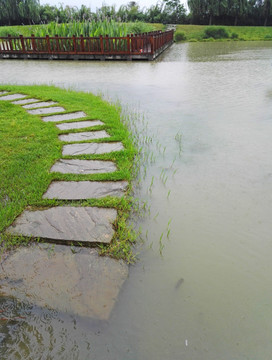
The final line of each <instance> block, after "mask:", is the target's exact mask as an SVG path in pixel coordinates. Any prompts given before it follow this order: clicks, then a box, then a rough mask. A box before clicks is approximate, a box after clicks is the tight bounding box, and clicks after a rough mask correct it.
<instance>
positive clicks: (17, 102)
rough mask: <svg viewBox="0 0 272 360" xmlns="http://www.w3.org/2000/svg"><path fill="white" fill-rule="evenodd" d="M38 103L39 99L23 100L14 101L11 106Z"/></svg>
mask: <svg viewBox="0 0 272 360" xmlns="http://www.w3.org/2000/svg"><path fill="white" fill-rule="evenodd" d="M38 101H40V100H39V99H33V98H31V99H25V100H16V101H13V102H12V104H14V105H24V104H30V103H35V102H38Z"/></svg>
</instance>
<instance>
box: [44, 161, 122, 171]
mask: <svg viewBox="0 0 272 360" xmlns="http://www.w3.org/2000/svg"><path fill="white" fill-rule="evenodd" d="M116 170H117V167H116V165H115V164H114V162H112V161H100V160H77V159H61V160H58V161H57V162H56V163H55V164H54V165H53V166H52V168H51V170H50V171H51V172H60V173H62V174H105V173H110V172H114V171H116Z"/></svg>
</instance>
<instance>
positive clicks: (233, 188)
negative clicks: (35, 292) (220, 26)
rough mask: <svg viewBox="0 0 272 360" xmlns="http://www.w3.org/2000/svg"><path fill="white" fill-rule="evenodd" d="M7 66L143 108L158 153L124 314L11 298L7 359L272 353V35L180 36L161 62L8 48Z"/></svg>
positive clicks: (11, 77) (121, 306)
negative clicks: (21, 54)
mask: <svg viewBox="0 0 272 360" xmlns="http://www.w3.org/2000/svg"><path fill="white" fill-rule="evenodd" d="M0 70H1V79H0V83H16V84H55V85H58V86H62V87H72V88H75V89H79V90H83V91H91V92H94V93H103V94H104V96H106V97H109V98H111V99H114V100H116V99H119V100H120V101H121V104H123V105H124V106H125V105H126V104H130V108H131V109H135V108H137V109H138V108H140V110H141V111H142V112H143V113H144V116H145V121H146V122H147V132H148V135H149V136H151V137H152V139H153V143H152V144H151V145H150V149H149V151H150V152H153V154H154V157H155V158H156V160H155V161H154V162H153V163H152V164H151V165H150V164H149V165H147V176H146V178H145V179H143V180H142V182H141V186H140V188H139V190H137V196H139V197H140V198H142V199H143V200H147V201H148V204H149V205H150V214H148V213H147V214H146V216H145V218H144V219H143V220H141V224H140V225H141V226H142V232H143V236H144V238H146V240H145V243H144V244H143V245H142V246H141V248H140V249H139V250H138V251H139V252H140V255H139V261H138V263H137V264H136V265H134V266H132V267H131V268H130V274H129V278H128V279H127V280H126V282H125V283H124V286H123V288H122V290H121V293H120V295H119V299H118V302H117V303H116V305H115V308H114V310H113V312H112V314H111V317H110V319H109V320H108V321H98V320H92V319H90V318H87V317H80V316H76V315H73V314H71V313H67V312H61V311H56V310H54V309H49V308H43V307H38V306H37V305H35V302H33V301H32V300H33V299H30V300H29V302H28V303H26V302H24V303H22V302H19V301H18V300H16V298H15V299H10V298H7V297H2V298H1V300H0V302H1V304H0V305H1V309H6V308H8V309H9V311H10V312H11V317H13V320H12V321H8V322H5V321H2V322H1V323H0V326H1V327H0V342H1V343H0V344H1V345H0V354H1V358H5V359H31V360H32V359H57V360H58V359H80V360H81V359H86V360H87V359H92V360H93V359H97V360H104V359H105V360H113V359H116V360H117V359H118V360H136V359H137V360H145V359H148V360H153V359H154V360H155V359H156V360H165V359H171V360H176V359H182V360H186V359H188V360H191V359H194V360H217V359H227V360H229V359H235V360H244V359H258V360H266V359H268V358H270V356H271V352H272V336H271V333H272V290H271V289H272V277H271V273H272V261H271V258H272V239H271V210H272V202H271V200H272V195H271V194H272V192H271V190H272V185H271V182H272V160H271V152H272V141H271V137H272V120H271V119H272V43H270V42H263V43H261V42H260V43H259V42H250V43H249V42H243V43H238V42H235V43H207V44H205V43H199V44H198V43H188V44H180V45H174V46H173V47H172V48H171V49H170V50H168V51H167V52H166V53H164V54H163V56H162V57H161V58H160V59H158V60H157V61H155V62H152V63H145V62H144V63H142V62H139V63H138V62H133V63H129V62H53V61H52V62H45V61H17V60H14V61H3V60H2V61H0ZM139 126H142V125H140V122H139ZM143 173H144V170H143V172H142V174H143ZM143 177H144V176H143ZM152 179H153V180H152ZM152 182H153V185H152V186H151V190H150V191H149V190H148V189H149V188H150V185H151V183H152ZM167 235H168V237H167ZM160 253H161V254H160ZM161 255H162V256H161ZM37 354H38V355H37Z"/></svg>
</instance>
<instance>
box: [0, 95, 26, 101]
mask: <svg viewBox="0 0 272 360" xmlns="http://www.w3.org/2000/svg"><path fill="white" fill-rule="evenodd" d="M25 97H27V95H23V94H12V95H4V96H0V100H16V99H23V98H25Z"/></svg>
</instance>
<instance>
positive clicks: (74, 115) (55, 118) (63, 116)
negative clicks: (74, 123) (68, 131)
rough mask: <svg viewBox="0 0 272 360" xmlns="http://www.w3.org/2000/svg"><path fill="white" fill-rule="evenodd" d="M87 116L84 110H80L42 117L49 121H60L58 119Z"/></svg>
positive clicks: (64, 119)
mask: <svg viewBox="0 0 272 360" xmlns="http://www.w3.org/2000/svg"><path fill="white" fill-rule="evenodd" d="M86 116H87V115H86V114H85V113H84V112H83V111H78V112H74V113H69V114H62V115H53V116H45V117H43V118H42V120H43V121H45V122H48V121H53V122H58V121H66V120H74V119H80V118H84V117H86Z"/></svg>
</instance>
